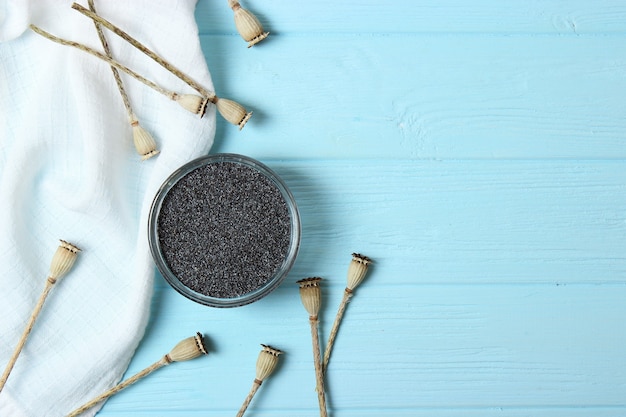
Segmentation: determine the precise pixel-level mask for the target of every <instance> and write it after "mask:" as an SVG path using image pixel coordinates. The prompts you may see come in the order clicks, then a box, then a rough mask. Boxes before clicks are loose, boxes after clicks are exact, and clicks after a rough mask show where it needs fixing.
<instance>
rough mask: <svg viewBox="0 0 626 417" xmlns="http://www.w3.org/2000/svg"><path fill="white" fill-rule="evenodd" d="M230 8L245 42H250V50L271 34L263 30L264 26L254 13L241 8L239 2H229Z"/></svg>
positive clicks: (231, 0)
mask: <svg viewBox="0 0 626 417" xmlns="http://www.w3.org/2000/svg"><path fill="white" fill-rule="evenodd" d="M228 7H230V8H231V9H233V13H234V14H235V27H236V28H237V32H239V35H241V37H242V38H243V40H245V41H246V42H248V48H250V47H252V46H254V45H256V44H257V43H259V42H261V41H262V40H263V39H265V38H267V36H268V35H269V34H270V33H269V32H265V31H264V30H263V25H261V22H259V19H257V17H256V16H255V15H254V14H252V12H250V11H249V10H247V9H244V8H243V7H241V4H239V2H238V1H237V0H228Z"/></svg>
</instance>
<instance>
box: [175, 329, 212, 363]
mask: <svg viewBox="0 0 626 417" xmlns="http://www.w3.org/2000/svg"><path fill="white" fill-rule="evenodd" d="M206 354H207V350H206V347H205V345H204V340H203V339H202V334H201V333H200V332H198V333H196V335H195V336H192V337H188V338H186V339H183V340H181V341H180V342H178V344H177V345H176V346H174V348H173V349H172V350H171V351H170V353H169V354H168V355H169V357H170V359H171V360H172V362H182V361H188V360H190V359H195V358H197V357H198V356H201V355H206Z"/></svg>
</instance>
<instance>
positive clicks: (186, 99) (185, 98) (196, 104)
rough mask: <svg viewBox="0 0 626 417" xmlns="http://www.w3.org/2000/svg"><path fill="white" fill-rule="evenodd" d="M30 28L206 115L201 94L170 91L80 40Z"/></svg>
mask: <svg viewBox="0 0 626 417" xmlns="http://www.w3.org/2000/svg"><path fill="white" fill-rule="evenodd" d="M30 28H31V29H32V30H33V32H35V33H37V34H39V35H41V36H43V37H44V38H47V39H49V40H51V41H53V42H56V43H59V44H61V45H66V46H71V47H74V48H77V49H80V50H81V51H83V52H87V53H88V54H91V55H93V56H95V57H96V58H100V59H101V60H103V61H105V62H107V63H108V64H109V65H112V66H114V67H115V68H117V69H119V70H120V71H122V72H125V73H126V74H128V75H130V76H131V77H133V78H135V79H136V80H137V81H140V82H142V83H144V84H145V85H147V86H148V87H150V88H152V89H153V90H155V91H157V92H159V93H161V94H163V95H164V96H166V97H168V98H169V99H170V100H173V101H175V102H177V103H178V104H180V105H181V106H182V107H183V108H184V109H185V110H188V111H190V112H192V113H195V114H197V115H199V116H200V117H202V116H203V115H204V112H205V110H206V105H207V100H208V99H206V98H204V97H201V96H197V95H195V94H178V93H176V92H174V91H170V90H167V89H165V88H163V87H161V86H159V85H157V84H156V83H154V82H152V81H150V80H148V79H147V78H145V77H143V76H141V75H139V74H138V73H136V72H135V71H133V70H131V69H130V68H127V67H126V66H124V65H122V64H120V63H119V62H117V61H116V60H114V59H113V58H111V57H108V56H106V55H104V54H102V53H100V52H98V51H96V50H94V49H92V48H90V47H88V46H85V45H83V44H81V43H78V42H74V41H68V40H66V39H62V38H59V37H57V36H54V35H52V34H51V33H48V32H46V31H45V30H43V29H41V28H39V27H37V26H35V25H30Z"/></svg>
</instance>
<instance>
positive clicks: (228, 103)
mask: <svg viewBox="0 0 626 417" xmlns="http://www.w3.org/2000/svg"><path fill="white" fill-rule="evenodd" d="M213 103H215V106H216V107H217V111H219V112H220V114H221V115H222V117H223V118H224V119H226V120H227V121H228V122H229V123H232V124H234V125H235V126H239V130H241V129H243V127H244V126H245V125H246V123H248V120H250V117H252V112H248V111H247V110H246V109H245V108H244V107H243V106H242V105H241V104H239V103H237V102H236V101H233V100H229V99H227V98H219V97H217V96H216V97H215V98H214V99H213Z"/></svg>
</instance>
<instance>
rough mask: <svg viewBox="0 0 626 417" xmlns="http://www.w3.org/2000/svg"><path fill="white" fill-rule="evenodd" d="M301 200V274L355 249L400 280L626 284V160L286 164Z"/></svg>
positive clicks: (335, 266) (342, 261) (337, 263)
mask: <svg viewBox="0 0 626 417" xmlns="http://www.w3.org/2000/svg"><path fill="white" fill-rule="evenodd" d="M264 161H265V162H266V163H267V164H268V165H269V166H270V167H271V168H273V169H274V170H276V172H277V173H279V175H281V176H282V177H283V178H284V180H285V181H286V183H287V184H288V186H289V187H290V188H291V190H292V192H293V193H294V195H295V198H296V201H297V202H298V205H299V208H300V212H301V218H302V226H303V231H302V236H303V237H302V242H301V249H300V254H299V257H298V260H297V262H296V264H295V266H294V274H295V275H296V276H298V275H302V276H308V275H311V274H314V275H315V274H321V275H322V276H324V275H326V274H333V275H334V274H336V273H338V272H339V276H341V277H342V276H343V274H344V272H343V269H344V267H345V265H346V262H347V261H346V259H347V260H348V261H349V256H350V253H351V252H354V251H357V252H359V251H360V252H363V253H365V254H368V253H369V254H371V255H370V256H372V257H375V258H377V268H380V269H381V270H387V269H388V268H393V271H394V273H393V274H390V276H388V277H387V278H386V281H387V282H388V283H389V284H394V285H409V284H426V283H428V284H433V283H447V284H457V283H459V284H467V283H481V284H486V283H493V284H505V283H511V284H520V283H547V284H553V285H554V284H575V283H584V284H587V283H595V284H601V283H621V282H623V280H624V276H625V274H626V255H625V253H624V248H625V247H626V193H625V192H624V191H625V189H626V169H625V168H626V166H625V165H624V161H604V162H603V161H586V162H584V161H576V162H568V161H413V160H395V161H351V160H344V161H332V162H329V161H316V160H312V161H300V160H297V161H278V160H264Z"/></svg>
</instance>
